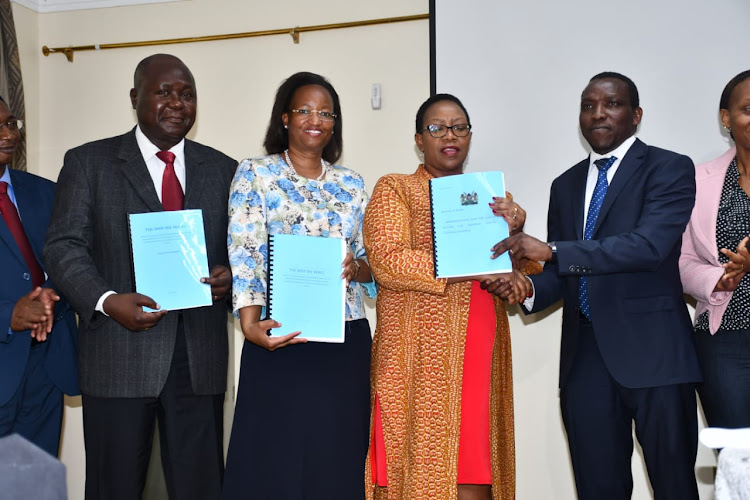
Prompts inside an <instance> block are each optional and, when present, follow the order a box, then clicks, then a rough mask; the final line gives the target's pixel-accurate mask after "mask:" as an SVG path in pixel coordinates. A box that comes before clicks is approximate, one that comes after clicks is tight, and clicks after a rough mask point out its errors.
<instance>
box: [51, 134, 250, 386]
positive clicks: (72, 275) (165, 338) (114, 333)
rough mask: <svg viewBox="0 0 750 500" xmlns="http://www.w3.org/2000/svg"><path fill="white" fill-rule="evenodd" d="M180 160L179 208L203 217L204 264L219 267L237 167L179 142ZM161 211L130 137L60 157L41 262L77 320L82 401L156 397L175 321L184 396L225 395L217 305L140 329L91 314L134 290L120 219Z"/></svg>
mask: <svg viewBox="0 0 750 500" xmlns="http://www.w3.org/2000/svg"><path fill="white" fill-rule="evenodd" d="M185 163H186V165H185V167H186V181H185V184H186V185H185V208H186V209H188V208H193V209H196V208H198V209H202V210H203V221H204V225H205V233H206V246H207V248H206V249H207V253H208V264H209V267H212V266H214V265H217V264H221V265H225V266H228V258H227V244H226V240H227V201H228V196H229V184H230V182H231V180H232V177H233V175H234V171H235V168H236V166H237V162H236V161H234V160H233V159H231V158H229V157H228V156H226V155H224V154H223V153H220V152H219V151H216V150H214V149H211V148H209V147H206V146H203V145H201V144H198V143H195V142H192V141H188V140H186V141H185ZM161 210H163V209H162V206H161V203H160V202H159V198H158V196H157V194H156V190H155V189H154V184H153V182H152V180H151V176H150V175H149V172H148V169H147V167H146V164H145V162H144V161H143V157H142V155H141V152H140V150H139V149H138V144H137V142H136V139H135V130H131V131H130V132H128V133H126V134H124V135H121V136H118V137H112V138H109V139H104V140H100V141H96V142H92V143H89V144H85V145H83V146H80V147H77V148H75V149H72V150H70V151H68V152H67V153H66V155H65V163H64V165H63V168H62V170H61V172H60V177H59V179H58V184H57V192H56V195H55V205H54V211H53V216H52V221H51V223H50V228H49V231H48V233H47V244H46V246H45V249H44V255H45V259H46V261H47V262H48V263H49V266H48V272H49V274H50V276H51V277H52V278H53V279H54V281H55V282H56V283H57V284H58V286H59V288H60V290H61V291H62V293H63V294H65V296H66V297H68V299H69V300H70V303H71V304H72V305H73V307H74V308H75V310H76V311H77V312H78V314H79V316H80V324H79V357H78V361H79V370H80V384H81V390H82V392H84V393H85V394H88V395H91V396H98V397H149V396H156V395H158V394H159V393H160V392H161V389H162V387H163V386H164V383H165V381H166V378H167V374H168V373H169V367H170V363H171V359H172V353H173V351H174V343H175V338H176V332H177V320H178V314H181V315H182V317H183V318H184V326H185V336H186V340H187V347H188V355H189V361H190V375H191V379H192V386H193V390H194V391H195V392H196V393H197V394H219V393H222V392H223V391H224V390H225V387H226V376H227V361H228V360H227V356H228V345H227V342H228V341H227V328H226V323H227V305H226V303H224V302H216V303H214V304H213V305H212V306H209V307H200V308H195V309H188V310H184V311H181V312H179V313H178V312H170V313H168V314H167V315H166V316H165V317H164V318H163V319H162V320H161V321H160V322H159V323H158V324H157V325H156V326H155V327H153V328H151V329H150V330H149V331H146V332H132V331H129V330H127V329H125V328H124V327H123V326H121V325H120V324H119V323H117V322H116V321H114V320H113V319H111V318H109V317H107V316H106V315H104V314H101V313H99V312H96V311H95V307H96V303H97V301H98V300H99V298H100V297H101V296H102V294H104V293H105V292H106V291H108V290H114V291H115V292H119V293H127V292H134V291H135V286H134V282H133V274H132V268H131V266H132V264H131V255H130V239H129V231H128V217H127V216H128V214H129V213H143V212H156V211H161Z"/></svg>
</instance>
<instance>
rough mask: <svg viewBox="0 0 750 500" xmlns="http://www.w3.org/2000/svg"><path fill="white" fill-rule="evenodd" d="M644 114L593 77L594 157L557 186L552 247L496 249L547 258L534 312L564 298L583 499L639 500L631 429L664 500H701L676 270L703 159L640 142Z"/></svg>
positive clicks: (589, 134) (565, 367) (605, 78)
mask: <svg viewBox="0 0 750 500" xmlns="http://www.w3.org/2000/svg"><path fill="white" fill-rule="evenodd" d="M642 115H643V111H642V109H641V108H640V107H639V102H638V90H637V88H636V86H635V84H634V83H633V82H632V81H631V80H630V79H629V78H627V77H626V76H623V75H620V74H618V73H611V72H607V73H601V74H599V75H596V76H594V77H593V78H592V79H591V81H590V82H589V84H588V86H587V87H586V88H585V89H584V91H583V94H582V95H581V109H580V117H579V121H580V126H581V133H582V134H583V137H584V138H585V139H586V141H587V142H588V143H589V145H590V146H591V149H592V152H591V155H590V156H589V157H588V158H587V159H585V160H583V161H582V162H580V163H578V164H577V165H575V166H574V167H572V168H571V169H569V170H567V171H566V172H565V173H563V174H562V175H561V176H560V177H558V178H557V179H555V181H554V182H553V183H552V190H551V194H550V205H549V214H548V237H549V241H548V242H542V241H539V240H537V239H536V238H533V237H531V236H528V235H526V234H518V235H514V236H511V237H510V238H508V239H506V240H504V241H502V242H500V243H498V244H497V245H496V246H495V247H494V248H493V250H494V251H495V255H499V254H501V253H503V252H505V251H506V250H508V251H510V252H511V256H512V257H513V259H514V260H515V261H516V262H518V261H521V260H523V259H533V260H539V261H546V263H545V266H544V272H543V273H541V274H539V275H537V276H530V277H528V279H529V280H530V282H531V283H530V284H531V285H532V288H533V296H532V297H531V298H529V299H527V301H526V302H524V307H525V308H526V309H527V310H528V311H529V312H532V313H533V312H537V311H541V310H543V309H545V308H547V307H549V306H550V305H552V304H555V303H556V302H558V301H559V300H560V299H562V300H563V325H562V343H561V348H560V351H561V352H560V407H561V410H562V417H563V422H564V424H565V430H566V432H567V436H568V445H569V448H570V456H571V460H572V463H573V471H574V473H575V480H576V489H577V491H578V497H579V498H581V499H592V500H593V499H596V500H601V499H604V498H606V499H608V500H614V499H627V498H630V495H631V493H632V488H633V480H632V476H631V455H632V452H633V439H632V426H633V422H635V432H636V436H637V438H638V441H639V443H640V444H641V447H642V449H643V454H644V457H645V460H646V468H647V469H648V474H649V478H650V480H651V486H652V487H653V490H654V496H655V498H656V499H667V498H673V499H680V500H686V499H697V498H698V491H697V485H696V481H695V473H694V470H693V467H694V465H695V456H696V452H697V432H698V427H697V415H696V400H695V391H694V384H695V383H696V382H699V381H700V379H701V375H700V371H699V368H698V363H697V359H696V354H695V346H694V340H693V329H692V326H691V321H690V316H689V315H688V311H687V308H686V306H685V302H684V300H683V296H682V285H681V283H680V276H679V270H678V267H677V261H678V258H679V255H680V242H681V235H682V233H683V231H684V230H685V226H686V225H687V222H688V220H689V219H690V213H691V211H692V209H693V204H694V202H695V181H694V172H693V163H692V161H691V160H690V159H689V158H687V157H685V156H682V155H679V154H676V153H673V152H671V151H666V150H663V149H659V148H655V147H652V146H647V145H646V144H644V143H643V142H641V141H640V140H638V139H636V138H635V136H634V134H635V133H636V129H637V127H638V124H639V123H640V122H641V117H642ZM600 160H601V161H600Z"/></svg>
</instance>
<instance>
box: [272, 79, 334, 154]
mask: <svg viewBox="0 0 750 500" xmlns="http://www.w3.org/2000/svg"><path fill="white" fill-rule="evenodd" d="M307 85H319V86H321V87H323V88H324V89H326V90H327V91H328V93H329V94H331V98H332V99H333V113H334V114H335V115H336V120H335V121H334V123H333V135H332V136H331V140H330V141H328V144H326V146H325V148H323V159H324V160H325V161H327V162H329V163H336V162H337V161H338V160H339V158H340V157H341V152H342V150H343V148H344V139H343V134H342V130H343V127H342V123H343V122H342V117H341V104H340V103H339V95H338V94H337V93H336V90H335V89H334V88H333V85H331V83H330V82H329V81H328V80H326V79H325V78H324V77H322V76H320V75H318V74H315V73H309V72H306V71H303V72H300V73H295V74H293V75H292V76H290V77H289V78H287V79H286V80H284V82H283V83H282V84H281V86H279V89H278V90H277V91H276V99H275V100H274V103H273V109H272V110H271V119H270V120H269V122H268V130H267V131H266V138H265V140H264V141H263V147H264V148H265V150H266V152H267V153H268V154H275V153H281V152H282V151H284V150H286V149H288V148H289V131H288V130H287V129H285V128H284V123H283V121H282V120H281V115H283V114H284V113H288V112H289V111H290V109H289V107H290V106H291V103H292V99H293V98H294V93H295V92H297V90H299V89H300V88H301V87H305V86H307Z"/></svg>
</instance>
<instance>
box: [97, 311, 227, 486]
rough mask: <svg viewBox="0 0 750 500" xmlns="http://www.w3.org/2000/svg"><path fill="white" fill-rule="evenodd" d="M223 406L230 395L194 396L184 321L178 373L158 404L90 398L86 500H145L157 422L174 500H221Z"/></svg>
mask: <svg viewBox="0 0 750 500" xmlns="http://www.w3.org/2000/svg"><path fill="white" fill-rule="evenodd" d="M145 376H148V374H145ZM223 402H224V395H223V394H217V395H209V396H198V395H196V394H194V393H193V389H192V386H191V383H190V368H189V365H188V354H187V344H186V342H185V330H184V327H183V324H182V318H180V321H179V323H178V329H177V341H176V342H175V351H174V356H173V358H172V365H171V367H170V370H169V375H168V376H167V381H166V383H165V385H164V388H163V389H162V392H161V394H159V396H158V397H153V398H100V397H94V396H89V395H86V394H84V395H83V435H84V442H85V445H86V500H133V499H138V498H141V496H142V494H143V488H144V485H145V483H146V472H147V470H148V463H149V459H150V457H151V443H152V442H153V436H154V423H155V421H156V420H157V418H158V422H159V438H160V444H161V457H162V467H163V468H164V477H165V480H166V484H167V491H168V493H169V498H171V499H175V500H184V499H186V500H190V499H195V500H211V499H218V498H219V497H220V495H221V482H222V474H223V469H224V462H223V446H222V439H223V437H222V435H223V422H222V414H223Z"/></svg>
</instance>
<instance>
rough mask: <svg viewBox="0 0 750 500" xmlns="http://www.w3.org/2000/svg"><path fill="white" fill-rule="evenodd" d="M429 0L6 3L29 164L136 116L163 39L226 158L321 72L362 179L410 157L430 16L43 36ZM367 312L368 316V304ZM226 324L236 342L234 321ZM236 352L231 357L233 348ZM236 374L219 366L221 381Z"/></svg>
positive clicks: (211, 140) (314, 18) (256, 144)
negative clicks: (139, 44) (284, 90)
mask: <svg viewBox="0 0 750 500" xmlns="http://www.w3.org/2000/svg"><path fill="white" fill-rule="evenodd" d="M427 10H428V2H427V1H426V0H381V1H380V2H374V3H365V2H350V1H345V0H323V1H321V2H301V1H279V2H247V1H245V0H191V1H185V2H176V3H166V4H155V5H141V6H131V7H120V8H108V9H97V10H86V11H73V12H63V13H50V14H37V13H35V12H33V11H30V10H28V9H26V8H25V7H21V6H19V5H17V4H15V5H14V16H15V21H16V29H17V32H18V37H19V46H20V50H21V64H22V70H23V74H24V85H25V89H26V109H27V121H28V130H27V136H28V144H29V171H31V172H33V173H36V174H39V175H42V176H44V177H47V178H50V179H56V178H57V174H58V172H59V170H60V167H61V165H62V159H63V155H64V154H65V151H66V150H68V149H69V148H71V147H74V146H77V145H79V144H82V143H85V142H88V141H92V140H96V139H99V138H103V137H107V136H111V135H116V134H120V133H123V132H125V131H127V130H128V129H130V128H131V127H132V126H133V125H134V123H135V116H134V113H133V111H132V109H131V108H130V102H129V98H128V92H129V90H130V88H131V87H132V74H133V69H134V68H135V65H136V64H137V63H138V61H139V60H141V59H142V58H143V57H145V56H147V55H149V54H152V53H155V52H168V53H172V54H175V55H177V56H178V57H180V58H182V59H183V60H184V61H185V62H186V63H187V65H188V66H189V67H190V69H191V70H192V72H193V74H194V76H195V79H196V83H197V87H198V94H199V110H198V121H197V123H196V126H195V127H194V129H193V131H192V132H191V134H190V137H191V138H192V139H195V140H197V141H200V142H203V143H205V144H209V145H211V146H214V147H216V148H217V149H220V150H222V151H224V152H225V153H227V154H229V155H230V156H232V157H234V158H236V159H242V158H245V157H248V156H254V155H258V154H261V153H262V152H263V151H262V148H261V143H262V138H263V135H264V133H265V127H266V125H267V123H268V118H269V115H270V111H271V105H272V102H273V95H274V92H275V90H276V88H277V87H278V85H279V83H280V82H281V80H283V79H284V78H286V77H287V76H289V75H290V74H292V73H294V72H296V71H301V70H308V71H314V72H317V73H321V74H323V75H325V76H327V77H328V78H329V79H330V80H331V82H332V83H333V84H334V86H335V87H336V90H337V91H338V92H339V95H340V97H341V101H342V108H343V113H342V114H343V115H344V139H345V140H344V144H345V146H344V157H343V159H342V162H341V163H342V164H344V165H346V166H348V167H351V168H353V169H355V170H357V171H358V172H360V173H361V174H362V175H363V176H364V177H365V181H366V183H367V186H368V188H370V189H371V188H372V186H373V185H374V184H375V181H376V180H377V179H378V178H379V177H380V176H381V175H383V174H384V173H387V172H392V171H403V172H405V171H410V170H412V169H414V168H415V167H416V164H417V157H416V155H415V154H414V147H413V144H414V142H413V115H414V113H415V112H416V109H417V107H418V106H419V104H420V103H421V102H422V101H423V100H424V99H425V98H426V97H427V96H428V93H429V34H428V23H427V21H415V22H409V23H401V24H394V25H383V26H373V27H366V28H353V29H345V30H335V31H327V32H318V33H306V34H302V35H301V40H300V44H299V45H295V44H294V43H293V42H292V38H291V37H290V36H287V35H284V36H275V37H264V38H253V39H244V40H234V41H224V42H210V43H200V44H185V45H170V46H163V47H155V48H136V49H122V50H109V51H99V52H82V53H77V54H76V55H75V61H74V62H73V63H69V62H68V61H67V60H66V59H65V57H64V56H62V55H60V54H56V55H51V56H49V57H44V56H43V55H42V54H41V47H42V45H47V46H50V47H57V46H69V45H88V44H97V43H114V42H127V41H136V40H149V39H161V38H173V37H187V36H198V35H212V34H220V33H236V32H245V31H255V30H265V29H275V28H288V27H293V26H309V25H316V24H328V23H334V22H347V21H356V20H365V19H377V18H382V17H392V16H404V15H412V14H424V13H427ZM375 82H378V83H380V84H381V85H382V89H383V106H382V109H381V110H379V111H374V110H372V109H371V107H370V88H371V84H372V83H375ZM370 316H371V318H372V319H374V312H372V311H371V314H370ZM233 336H234V340H235V342H234V344H235V345H236V346H240V345H241V337H240V334H238V333H234V334H233ZM235 352H236V355H237V357H238V356H239V348H237V349H235ZM235 376H236V374H234V373H232V374H230V385H233V384H234V380H236V378H235ZM232 389H233V387H232ZM231 394H233V390H232V391H231V392H230V395H231ZM229 399H230V404H229V405H228V408H229V409H230V411H229V412H228V415H229V417H230V418H229V421H231V408H232V405H231V397H230V398H229ZM81 425H82V424H81V409H80V398H72V399H69V400H68V401H67V405H66V412H65V426H64V432H63V444H62V452H61V459H62V461H63V462H64V463H65V465H66V466H67V470H68V489H69V494H70V498H71V499H79V498H83V485H84V464H85V456H84V451H83V437H82V430H81ZM227 430H228V426H227ZM156 491H158V488H156ZM156 496H158V495H152V498H153V497H156Z"/></svg>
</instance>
